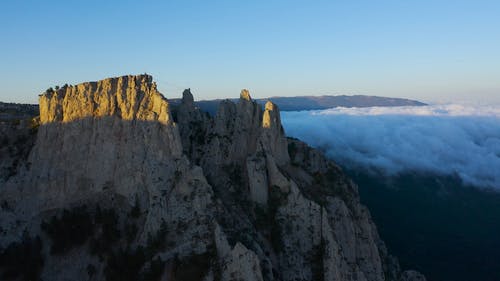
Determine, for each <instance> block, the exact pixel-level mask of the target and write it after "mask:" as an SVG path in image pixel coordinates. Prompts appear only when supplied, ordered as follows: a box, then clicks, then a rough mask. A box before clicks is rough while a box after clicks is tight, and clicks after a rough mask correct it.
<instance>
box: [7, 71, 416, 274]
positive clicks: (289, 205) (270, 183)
mask: <svg viewBox="0 0 500 281" xmlns="http://www.w3.org/2000/svg"><path fill="white" fill-rule="evenodd" d="M40 122H41V125H40V127H39V128H38V129H37V132H36V133H34V134H33V135H34V136H35V137H36V141H34V145H33V146H32V148H29V149H27V151H29V155H28V156H27V159H26V160H23V158H19V159H20V160H18V162H19V164H17V165H16V167H15V168H13V173H12V175H10V176H9V177H5V178H4V179H2V180H1V181H0V183H1V185H2V187H1V189H0V202H1V206H2V210H1V213H0V227H1V231H0V247H1V248H2V249H3V250H2V251H1V255H0V274H1V276H2V279H15V278H17V277H19V276H21V277H23V278H24V279H26V280H32V279H36V278H37V276H41V278H42V279H43V280H89V279H92V280H158V279H160V278H162V279H163V280H425V279H424V277H423V276H422V275H420V274H419V273H417V272H414V271H407V272H404V273H402V272H401V271H400V270H399V266H398V263H397V261H396V260H395V259H394V258H392V257H391V256H389V255H388V253H387V250H386V249H385V246H384V243H383V242H382V241H381V239H380V238H379V236H378V234H377V230H376V227H375V225H374V224H373V222H372V220H371V218H370V214H369V212H368V210H367V209H366V207H364V206H362V205H361V204H360V202H359V196H358V192H357V187H356V186H355V185H354V184H353V183H352V181H350V180H349V179H348V178H347V177H346V176H345V175H344V174H343V173H342V171H341V170H340V169H339V168H338V167H337V166H336V165H335V164H334V163H332V162H329V161H327V160H326V159H325V158H324V157H323V156H322V155H321V154H320V153H319V152H317V151H316V150H313V149H311V148H309V147H308V146H307V145H305V144H304V143H302V142H300V141H298V140H293V139H287V138H286V136H285V133H284V131H283V128H282V126H281V121H280V114H279V109H278V107H277V106H276V105H275V104H273V103H271V102H268V103H266V105H265V108H264V109H263V108H262V107H261V106H260V105H259V104H257V103H256V102H254V101H253V100H252V99H251V97H250V95H249V93H248V91H246V90H243V91H242V92H241V96H240V99H239V101H238V102H237V103H236V104H235V103H233V102H231V101H223V102H221V104H220V107H219V110H218V111H217V114H216V115H215V116H214V117H211V116H209V115H208V114H206V113H204V112H202V111H200V110H199V109H198V108H197V107H196V106H195V105H194V102H193V97H192V95H191V93H190V92H189V91H188V90H186V91H185V92H184V93H183V99H182V103H181V104H180V105H179V106H178V107H177V108H176V110H175V111H174V112H172V110H171V109H170V105H169V102H168V101H167V100H166V99H165V98H164V97H163V96H162V95H161V94H160V93H159V92H158V91H157V89H156V85H155V83H154V82H153V81H152V77H151V76H148V75H139V76H123V77H118V78H110V79H106V80H102V81H98V82H90V83H83V84H79V85H76V86H65V87H62V88H61V89H58V90H57V91H50V92H46V93H44V94H43V95H41V97H40ZM2 157H3V156H2ZM16 261H19V262H16Z"/></svg>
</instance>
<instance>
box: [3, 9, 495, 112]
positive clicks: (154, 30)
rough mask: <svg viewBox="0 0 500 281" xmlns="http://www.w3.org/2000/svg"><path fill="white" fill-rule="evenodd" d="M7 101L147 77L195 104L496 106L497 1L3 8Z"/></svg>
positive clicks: (29, 99)
mask: <svg viewBox="0 0 500 281" xmlns="http://www.w3.org/2000/svg"><path fill="white" fill-rule="evenodd" d="M0 38H1V42H0V83H1V84H2V87H1V89H0V100H2V101H12V102H37V98H38V94H40V93H41V92H42V91H43V90H45V89H47V88H48V87H50V86H54V85H62V84H64V83H68V84H76V83H79V82H84V81H93V80H99V79H102V78H106V77H111V76H119V75H124V74H139V73H144V72H147V73H149V74H152V75H153V76H154V78H155V80H156V81H157V83H158V86H159V89H160V90H161V92H162V93H163V94H164V95H165V96H166V97H167V98H168V97H178V96H180V95H181V92H182V90H183V89H184V88H188V87H190V88H191V89H192V91H193V93H194V94H195V98H197V99H210V98H224V97H236V96H238V94H239V91H240V89H241V88H248V89H250V91H251V94H252V96H253V97H268V96H296V95H321V94H369V95H381V96H393V97H407V98H415V99H419V100H423V101H431V102H432V101H457V100H458V101H462V100H468V101H473V102H479V103H500V1H498V0H496V1H486V0H469V1H460V0H446V1H445V0H433V1H427V0H420V1H417V0H414V1H409V0H398V1H396V0H395V1H373V0H367V1H362V0H344V1H335V0H330V1H312V0H310V1H306V0H303V1H294V0H287V1H273V0H267V1H237V0H232V1H216V0H213V1H208V0H205V1H190V0H182V1H180V0H179V1H167V0H165V1H126V0H121V1H103V0H101V1H93V0H86V1H68V0H65V1H51V0H46V1H22V0H19V1H2V3H1V8H0Z"/></svg>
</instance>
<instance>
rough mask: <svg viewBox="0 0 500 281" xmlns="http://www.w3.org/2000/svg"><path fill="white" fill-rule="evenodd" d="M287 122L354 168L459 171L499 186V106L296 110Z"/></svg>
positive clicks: (467, 178)
mask: <svg viewBox="0 0 500 281" xmlns="http://www.w3.org/2000/svg"><path fill="white" fill-rule="evenodd" d="M282 122H283V126H284V127H285V131H286V133H287V135H289V136H293V137H296V138H299V139H301V140H303V141H305V142H307V143H309V144H310V145H312V146H314V147H318V148H321V149H323V150H324V151H325V152H326V154H327V155H328V156H329V157H331V158H333V159H334V160H335V161H336V162H338V163H340V164H342V165H345V166H348V167H351V168H352V167H365V168H369V169H372V168H375V169H377V170H382V171H384V172H385V173H387V174H389V175H391V174H396V173H399V172H403V171H420V172H435V173H439V174H454V175H458V176H459V177H460V178H461V179H462V180H463V181H464V182H465V183H468V184H473V185H476V186H481V187H492V188H496V189H500V106H467V105H458V104H450V105H431V106H422V107H371V108H333V109H327V110H318V111H292V112H282Z"/></svg>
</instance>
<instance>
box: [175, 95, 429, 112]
mask: <svg viewBox="0 0 500 281" xmlns="http://www.w3.org/2000/svg"><path fill="white" fill-rule="evenodd" d="M230 100H232V101H237V100H238V99H230ZM268 100H271V101H272V102H273V103H275V104H276V105H278V107H279V108H280V110H282V111H299V110H319V109H327V108H332V107H371V106H423V105H426V104H425V103H422V102H419V101H416V100H410V99H402V98H388V97H378V96H365V95H354V96H346V95H340V96H299V97H270V98H265V99H256V101H257V103H259V104H262V105H264V104H265V103H266V102H267V101H268ZM169 101H170V103H171V104H173V105H174V106H175V105H178V104H180V102H181V100H180V99H169ZM221 101H223V99H215V100H201V101H196V102H195V104H196V105H197V106H198V107H199V108H200V109H201V110H203V111H206V112H208V113H210V114H211V115H213V114H215V112H217V107H218V106H219V103H220V102H221Z"/></svg>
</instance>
